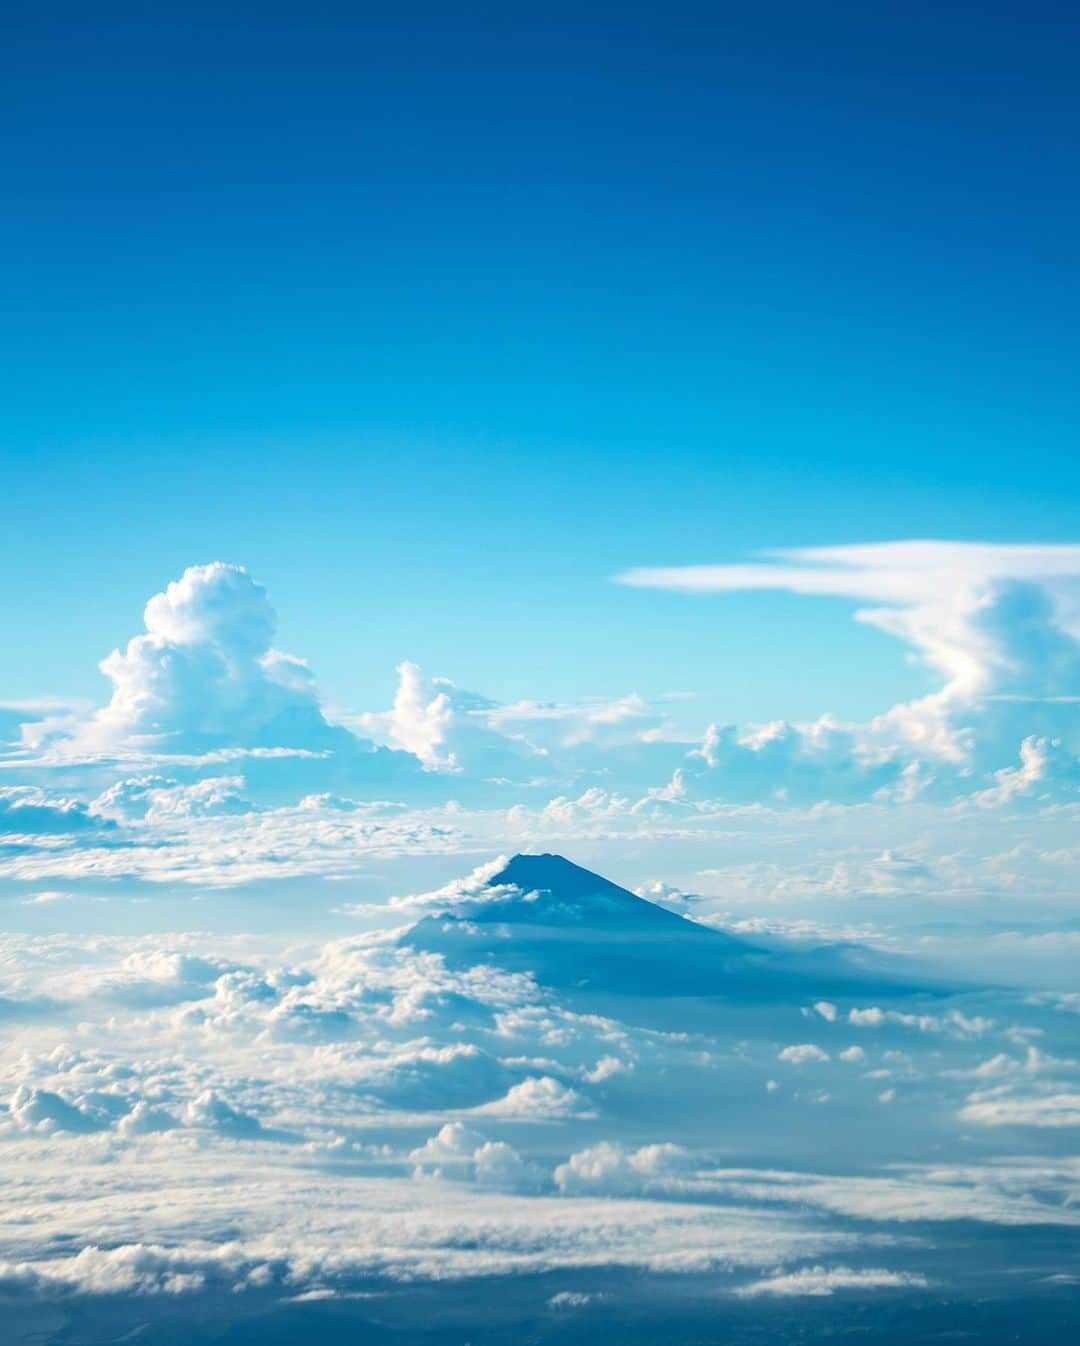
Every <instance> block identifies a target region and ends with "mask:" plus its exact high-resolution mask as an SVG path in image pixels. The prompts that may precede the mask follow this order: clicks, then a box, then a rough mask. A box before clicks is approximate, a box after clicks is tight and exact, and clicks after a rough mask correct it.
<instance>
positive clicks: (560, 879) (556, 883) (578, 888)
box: [470, 854, 686, 929]
mask: <svg viewBox="0 0 1080 1346" xmlns="http://www.w3.org/2000/svg"><path fill="white" fill-rule="evenodd" d="M488 886H489V887H491V888H501V887H504V886H506V887H512V888H516V889H517V890H518V893H519V894H521V896H518V895H516V894H515V895H514V896H511V897H509V898H507V899H505V900H503V901H495V902H491V903H487V904H485V905H484V906H483V907H481V908H479V909H478V910H477V911H475V912H472V913H470V914H471V917H472V919H474V920H481V921H512V922H514V923H528V924H536V925H594V924H603V925H610V924H612V923H615V922H617V923H618V924H619V925H620V926H623V927H625V926H632V927H640V926H642V925H648V926H650V927H655V926H657V925H660V926H663V927H664V928H665V929H667V928H670V927H671V926H673V925H674V926H683V925H685V924H686V923H685V922H684V920H683V918H682V917H681V916H677V915H676V914H675V913H674V912H671V911H668V910H667V909H666V908H665V907H658V906H656V905H655V903H652V902H647V901H646V900H645V899H644V898H643V897H637V896H636V895H635V894H634V893H632V892H630V891H629V890H628V889H626V888H620V887H619V885H618V884H617V883H612V882H611V880H610V879H605V878H603V877H602V876H601V875H599V874H594V873H593V872H592V870H589V869H585V868H583V867H582V866H581V865H575V864H574V863H573V861H571V860H567V859H566V857H565V856H562V855H553V854H544V855H515V856H514V857H513V858H512V859H511V860H509V861H508V862H507V864H506V865H505V866H504V867H503V868H502V869H501V870H499V872H498V873H497V874H493V875H492V876H491V878H490V879H488Z"/></svg>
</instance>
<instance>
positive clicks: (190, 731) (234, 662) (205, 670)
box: [89, 561, 325, 751]
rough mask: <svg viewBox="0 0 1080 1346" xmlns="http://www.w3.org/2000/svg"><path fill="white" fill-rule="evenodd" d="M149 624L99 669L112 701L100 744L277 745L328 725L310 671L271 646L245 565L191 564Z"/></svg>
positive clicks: (156, 600) (265, 616) (98, 721)
mask: <svg viewBox="0 0 1080 1346" xmlns="http://www.w3.org/2000/svg"><path fill="white" fill-rule="evenodd" d="M144 617H145V622H146V632H145V634H143V635H138V636H134V637H133V638H132V639H131V640H129V641H128V644H127V648H126V649H124V650H123V651H121V650H114V651H113V652H112V654H110V655H109V656H108V658H107V659H105V660H103V661H102V664H101V670H102V672H103V673H104V674H105V675H106V677H107V678H109V679H110V681H111V682H112V685H113V693H112V698H111V700H110V701H109V704H108V705H107V706H106V707H105V708H104V709H103V710H101V711H100V712H99V713H98V714H97V715H96V716H95V717H94V719H93V721H92V724H91V725H90V726H89V732H90V733H91V734H93V735H95V736H97V737H99V738H100V739H101V740H102V741H104V742H115V741H117V740H121V739H127V738H131V737H139V738H144V739H149V740H153V741H156V742H158V743H166V744H168V745H169V746H170V747H172V748H173V749H174V750H177V751H188V750H192V749H196V750H198V749H205V748H207V747H212V746H218V745H222V744H227V743H228V744H235V743H241V744H245V745H258V744H259V743H261V742H266V743H270V742H271V740H273V741H274V746H278V742H279V741H280V739H281V738H282V735H283V733H284V735H285V736H286V737H292V738H295V737H296V734H297V731H298V729H301V728H302V729H303V731H304V737H305V738H308V739H309V738H310V734H311V732H312V730H317V729H318V728H319V727H320V726H322V725H325V721H324V720H323V717H322V713H321V711H320V710H319V706H318V700H317V697H316V691H315V683H314V679H313V677H312V674H311V671H310V669H309V668H308V667H307V665H306V664H305V663H304V662H303V661H302V660H301V659H297V658H294V657H293V656H292V655H288V654H282V653H281V651H280V650H276V649H274V648H273V645H272V641H273V638H274V628H275V616H274V610H273V608H272V607H271V606H270V602H269V600H268V598H267V596H266V590H265V589H264V588H263V587H262V585H261V584H257V583H256V582H255V580H253V579H252V578H251V576H250V575H249V574H248V572H247V571H246V570H244V569H243V567H241V566H235V565H225V564H224V563H222V562H221V561H215V562H214V563H213V564H211V565H200V566H190V567H189V568H188V569H187V570H185V571H184V573H183V575H182V576H181V577H180V579H178V580H174V581H173V582H172V583H170V584H169V585H167V586H166V588H165V590H164V592H163V593H159V594H155V595H154V596H153V598H151V599H150V601H149V602H148V603H147V605H146V610H145V614H144ZM289 721H291V725H290V724H289V723H288V722H289ZM303 746H307V745H306V744H305V745H303Z"/></svg>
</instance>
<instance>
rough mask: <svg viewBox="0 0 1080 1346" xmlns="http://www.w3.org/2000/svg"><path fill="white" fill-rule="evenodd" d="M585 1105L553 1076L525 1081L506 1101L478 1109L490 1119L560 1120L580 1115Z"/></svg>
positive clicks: (487, 1104) (478, 1111) (503, 1099)
mask: <svg viewBox="0 0 1080 1346" xmlns="http://www.w3.org/2000/svg"><path fill="white" fill-rule="evenodd" d="M584 1110H585V1103H584V1100H583V1099H582V1097H581V1095H580V1094H578V1093H576V1092H575V1091H574V1090H573V1089H571V1088H569V1087H568V1086H567V1085H565V1084H562V1083H561V1082H560V1081H559V1080H555V1079H552V1078H551V1076H550V1075H541V1076H539V1077H537V1078H533V1079H527V1080H522V1081H521V1083H520V1084H515V1085H514V1086H513V1087H512V1088H510V1089H508V1090H507V1091H506V1094H505V1096H504V1097H503V1098H497V1099H495V1101H494V1102H492V1103H485V1104H484V1105H483V1106H482V1107H479V1108H476V1109H475V1111H476V1112H477V1113H485V1114H487V1115H488V1116H490V1117H512V1118H520V1119H522V1120H524V1121H555V1120H557V1119H558V1118H560V1117H572V1116H575V1115H581V1114H582V1113H583V1112H584Z"/></svg>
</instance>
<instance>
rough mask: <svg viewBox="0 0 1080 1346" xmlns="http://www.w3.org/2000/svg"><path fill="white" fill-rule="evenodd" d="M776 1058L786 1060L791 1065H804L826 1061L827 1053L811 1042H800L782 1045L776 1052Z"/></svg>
mask: <svg viewBox="0 0 1080 1346" xmlns="http://www.w3.org/2000/svg"><path fill="white" fill-rule="evenodd" d="M776 1055H777V1059H778V1060H780V1061H787V1063H788V1064H789V1065H792V1066H805V1065H808V1064H809V1063H811V1062H814V1063H815V1064H816V1063H817V1062H819V1061H827V1060H828V1059H829V1053H828V1052H827V1051H825V1050H824V1049H823V1048H821V1047H819V1046H817V1045H816V1043H813V1042H800V1043H798V1044H797V1045H795V1046H791V1047H783V1048H781V1050H780V1051H778V1052H777V1054H776Z"/></svg>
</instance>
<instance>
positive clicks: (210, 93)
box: [0, 4, 1080, 727]
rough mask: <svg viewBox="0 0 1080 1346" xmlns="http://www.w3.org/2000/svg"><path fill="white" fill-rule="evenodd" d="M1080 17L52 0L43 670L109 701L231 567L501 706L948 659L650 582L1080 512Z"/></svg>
mask: <svg viewBox="0 0 1080 1346" xmlns="http://www.w3.org/2000/svg"><path fill="white" fill-rule="evenodd" d="M1074 28H1075V17H1074V16H1071V15H1070V14H1069V13H1068V11H1067V10H1066V9H1065V8H1064V7H1060V6H1036V7H1035V8H1034V10H1032V9H1026V10H1025V13H1024V14H1023V15H1022V16H1021V15H1018V14H1017V13H1016V12H1015V10H1014V9H1013V8H1012V7H1008V6H991V7H986V6H980V7H979V8H978V11H976V10H974V9H969V8H967V7H959V8H951V9H950V10H948V12H941V10H940V7H936V6H922V5H916V6H914V7H912V6H908V7H905V8H904V9H903V10H902V11H901V10H899V9H897V10H895V11H894V12H892V13H884V14H883V13H881V12H877V11H875V12H874V13H873V14H870V13H868V12H867V11H866V10H865V8H864V7H863V6H856V5H846V4H839V5H828V6H825V7H815V9H814V11H813V12H812V13H810V12H808V11H807V10H806V7H805V6H799V5H794V6H792V5H765V6H763V7H760V6H759V7H755V10H754V13H753V14H750V13H749V12H747V11H746V8H745V7H744V6H728V5H719V6H718V5H709V6H692V5H691V6H685V5H684V6H676V7H675V8H674V9H671V10H665V12H664V14H663V16H662V17H660V16H658V15H657V13H656V12H655V10H654V9H653V8H651V7H641V6H634V5H630V6H619V7H618V8H617V9H615V8H611V9H608V8H605V7H590V10H589V12H588V14H585V15H582V14H581V13H579V12H577V11H576V8H575V7H566V8H565V9H559V8H556V9H554V10H551V9H546V10H543V11H539V10H536V9H534V8H531V7H526V6H520V5H511V6H491V7H487V8H486V9H485V8H480V9H473V10H470V12H469V13H468V14H467V15H460V14H453V15H450V14H449V13H447V12H446V11H445V8H444V7H441V6H418V7H412V8H410V9H409V10H408V12H407V13H403V12H402V11H401V9H400V7H392V6H387V7H379V6H364V7H361V8H359V9H358V8H357V7H355V6H334V5H331V6H325V7H320V8H319V9H318V10H317V11H315V12H314V13H309V12H307V11H305V12H304V14H303V15H302V16H300V15H298V14H297V13H296V12H289V11H287V10H285V9H282V8H280V7H273V6H272V7H270V8H269V9H268V8H267V7H265V6H259V7H257V8H256V7H252V8H250V9H247V10H245V8H244V7H242V6H230V7H229V9H228V13H227V14H224V15H222V14H221V13H220V12H218V10H217V9H216V8H214V7H198V6H196V7H194V8H190V7H188V8H185V10H184V11H183V12H182V13H181V12H179V11H172V12H164V11H161V10H160V9H159V10H158V12H151V13H149V14H148V13H146V12H144V11H142V10H141V9H140V8H138V7H133V8H131V9H128V10H125V9H124V8H123V7H121V8H120V9H117V10H113V11H110V16H109V17H108V18H107V19H105V20H103V21H102V20H98V19H94V20H92V21H91V20H89V19H88V18H87V16H86V15H85V14H84V13H82V12H81V11H80V10H79V9H78V8H77V7H66V6H47V7H44V8H43V7H41V6H33V7H31V6H22V7H19V8H18V9H17V10H16V11H15V14H14V17H13V19H12V20H11V21H10V22H9V30H10V31H9V38H8V40H7V41H6V42H5V48H6V51H7V55H6V57H5V58H4V60H5V65H6V67H7V68H6V70H5V78H4V85H5V93H4V100H5V106H6V108H7V113H6V115H7V116H8V118H9V122H10V124H11V125H12V126H13V128H14V130H15V135H14V137H13V141H12V143H11V145H10V148H9V153H8V155H7V160H6V188H7V195H8V196H9V199H10V200H11V201H12V202H13V208H11V209H9V210H8V211H6V212H5V216H4V220H3V223H2V224H0V230H2V235H3V245H4V248H5V251H6V252H7V253H8V254H9V255H15V256H18V258H19V261H20V264H19V267H18V268H17V269H16V270H14V271H13V272H11V273H10V274H9V276H8V279H7V281H6V283H5V303H4V311H5V317H4V320H3V327H2V338H0V339H2V340H3V364H4V369H5V375H4V378H5V393H4V402H5V418H4V422H5V423H4V430H3V436H4V438H3V444H2V448H0V452H2V453H3V460H4V481H5V503H6V508H5V526H4V529H3V531H2V537H0V553H2V555H3V560H4V565H5V568H6V572H7V573H8V574H9V576H11V577H12V579H13V582H12V583H10V584H9V585H8V586H6V587H5V592H4V593H3V594H2V595H0V622H2V623H3V629H4V630H5V631H6V632H7V633H8V640H7V641H6V642H5V643H6V644H7V645H8V651H9V653H8V658H7V659H5V660H4V661H3V666H2V668H0V696H6V697H9V698H26V697H32V696H39V695H43V694H45V693H52V694H63V695H83V696H87V697H91V698H93V699H94V700H100V699H101V698H102V696H103V695H104V694H105V692H106V690H107V689H106V687H105V685H104V684H103V683H102V680H101V678H100V676H99V675H98V673H97V671H96V662H97V660H98V659H99V658H101V657H102V656H103V655H104V654H106V653H107V652H108V651H109V650H110V649H112V648H114V647H115V646H117V645H119V644H122V643H123V641H125V640H126V639H127V637H128V636H129V635H130V634H131V632H132V631H133V630H135V629H137V627H138V622H139V613H140V610H141V607H142V604H143V603H144V602H145V599H146V598H147V596H148V595H149V594H151V593H153V592H156V591H157V590H158V589H160V588H161V587H162V586H163V584H164V583H165V582H166V581H167V580H169V579H170V578H174V577H175V576H177V575H179V574H180V573H181V572H182V571H183V569H184V568H185V567H186V566H187V565H190V564H193V563H204V562H207V561H210V560H214V559H223V560H227V561H231V562H235V563H239V564H243V565H246V566H247V567H248V568H249V569H250V570H251V571H252V573H253V574H255V575H256V576H257V578H259V579H260V580H261V581H262V582H264V583H265V584H266V585H267V586H268V587H269V588H270V591H271V593H272V596H273V599H274V603H275V606H276V608H277V609H278V612H279V615H280V643H281V645H282V646H283V647H284V648H286V649H289V650H295V651H297V652H298V653H301V654H303V655H304V656H305V657H306V658H307V659H309V661H310V662H311V664H312V666H313V667H314V668H315V670H316V671H317V673H318V675H319V677H320V681H321V683H322V685H323V687H324V689H325V691H326V693H327V695H328V696H330V697H331V698H333V699H335V700H337V701H340V702H341V703H343V704H348V705H358V704H361V705H374V704H379V703H381V702H382V700H384V699H385V698H386V697H387V696H388V695H389V692H390V689H391V688H392V685H393V677H394V675H393V667H394V665H395V663H397V662H398V661H399V660H400V659H402V658H406V657H407V658H411V659H415V660H417V661H418V662H420V663H421V664H422V665H423V666H424V667H425V669H427V670H429V671H430V672H433V673H440V674H444V675H446V676H449V677H452V678H453V679H454V680H455V681H457V682H459V683H460V684H462V685H465V686H474V687H477V688H479V689H482V690H483V691H484V692H486V693H488V694H490V695H492V696H495V697H496V698H498V699H502V700H515V699H518V698H521V697H536V698H552V699H555V700H569V699H572V698H575V697H581V696H603V697H610V696H616V695H621V694H624V693H625V692H628V691H631V690H637V691H640V692H641V693H642V694H643V695H646V696H649V697H655V696H658V695H661V694H663V693H665V692H670V691H686V690H691V691H695V692H698V693H701V694H702V698H701V701H700V705H699V708H698V709H696V710H695V711H694V713H693V715H692V716H691V715H690V713H689V712H687V715H688V717H689V719H690V720H692V722H693V723H694V724H695V725H697V726H698V727H700V724H703V723H704V722H706V721H707V720H708V719H710V718H721V719H733V720H736V721H743V720H748V719H766V718H772V717H774V716H777V715H780V716H791V717H799V716H810V715H816V714H818V713H820V712H821V711H822V710H823V709H831V710H833V711H835V712H837V713H838V714H841V715H850V716H858V717H864V716H868V715H870V714H872V713H874V712H875V711H879V710H881V709H884V708H885V707H887V706H888V705H890V704H892V703H893V702H895V701H896V700H897V699H899V698H900V697H902V696H908V695H914V694H915V693H917V692H918V691H920V690H924V689H925V688H926V687H927V685H928V684H927V682H926V679H925V677H924V675H923V674H922V672H921V671H920V670H919V669H913V668H911V667H908V666H905V664H904V663H903V661H902V660H901V659H899V658H897V652H896V650H895V649H894V648H893V646H892V645H891V644H890V643H889V642H888V641H887V640H885V639H884V638H882V637H881V635H880V634H879V633H877V632H876V631H873V630H868V629H866V628H861V627H858V626H855V625H853V624H852V623H851V622H850V610H851V608H850V604H848V603H845V602H843V601H839V602H837V601H834V600H828V599H815V600H812V601H810V600H805V599H794V598H792V597H791V596H789V595H782V594H774V595H768V594H750V595H734V596H728V597H726V598H725V599H723V600H722V601H713V602H711V603H709V604H702V603H700V602H694V601H687V600H686V599H685V598H683V597H680V596H677V595H672V594H670V593H652V592H645V591H636V592H635V591H630V592H620V591H619V590H618V589H616V588H615V587H614V586H612V585H611V584H610V579H611V577H612V576H613V575H615V574H617V573H619V572H621V571H623V570H626V569H627V568H630V567H632V566H638V565H678V564H689V563H705V562H724V561H737V560H740V559H743V558H745V557H746V556H747V555H748V554H750V553H752V552H754V551H755V550H757V549H762V548H776V547H791V546H813V545H829V544H836V543H843V542H861V541H872V540H891V539H894V538H907V537H927V536H930V537H945V538H952V539H987V540H994V541H1000V542H1008V541H1029V542H1030V541H1036V542H1037V541H1046V542H1049V541H1068V540H1070V538H1071V536H1072V535H1073V533H1072V530H1074V528H1075V517H1076V503H1077V495H1078V491H1080V478H1078V468H1077V462H1078V461H1080V460H1078V455H1077V454H1076V453H1075V449H1074V445H1075V432H1076V424H1077V407H1076V398H1075V387H1074V373H1075V368H1076V358H1077V350H1076V345H1077V339H1076V332H1075V324H1074V323H1073V321H1072V318H1071V313H1072V312H1073V311H1074V309H1075V307H1076V302H1075V301H1076V296H1075V293H1074V290H1075V286H1076V276H1075V268H1074V266H1073V265H1072V260H1073V259H1072V248H1071V239H1072V238H1074V237H1075V235H1076V232H1077V226H1078V224H1080V220H1078V218H1077V217H1078V214H1080V210H1078V200H1077V189H1076V186H1075V182H1076V175H1075V172H1073V171H1072V169H1073V168H1074V166H1075V165H1074V163H1073V155H1074V150H1073V144H1074V138H1075V131H1076V120H1077V112H1078V100H1077V95H1076V91H1075V81H1074V67H1073V63H1072V60H1071V57H1070V55H1069V51H1070V46H1069V42H1070V39H1071V37H1072V35H1073V31H1074ZM823 650H827V651H828V657H827V658H823V657H822V651H823ZM793 668H797V669H798V677H792V676H791V670H792V669H793ZM679 713H680V714H682V713H683V712H682V711H680V712H679Z"/></svg>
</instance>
